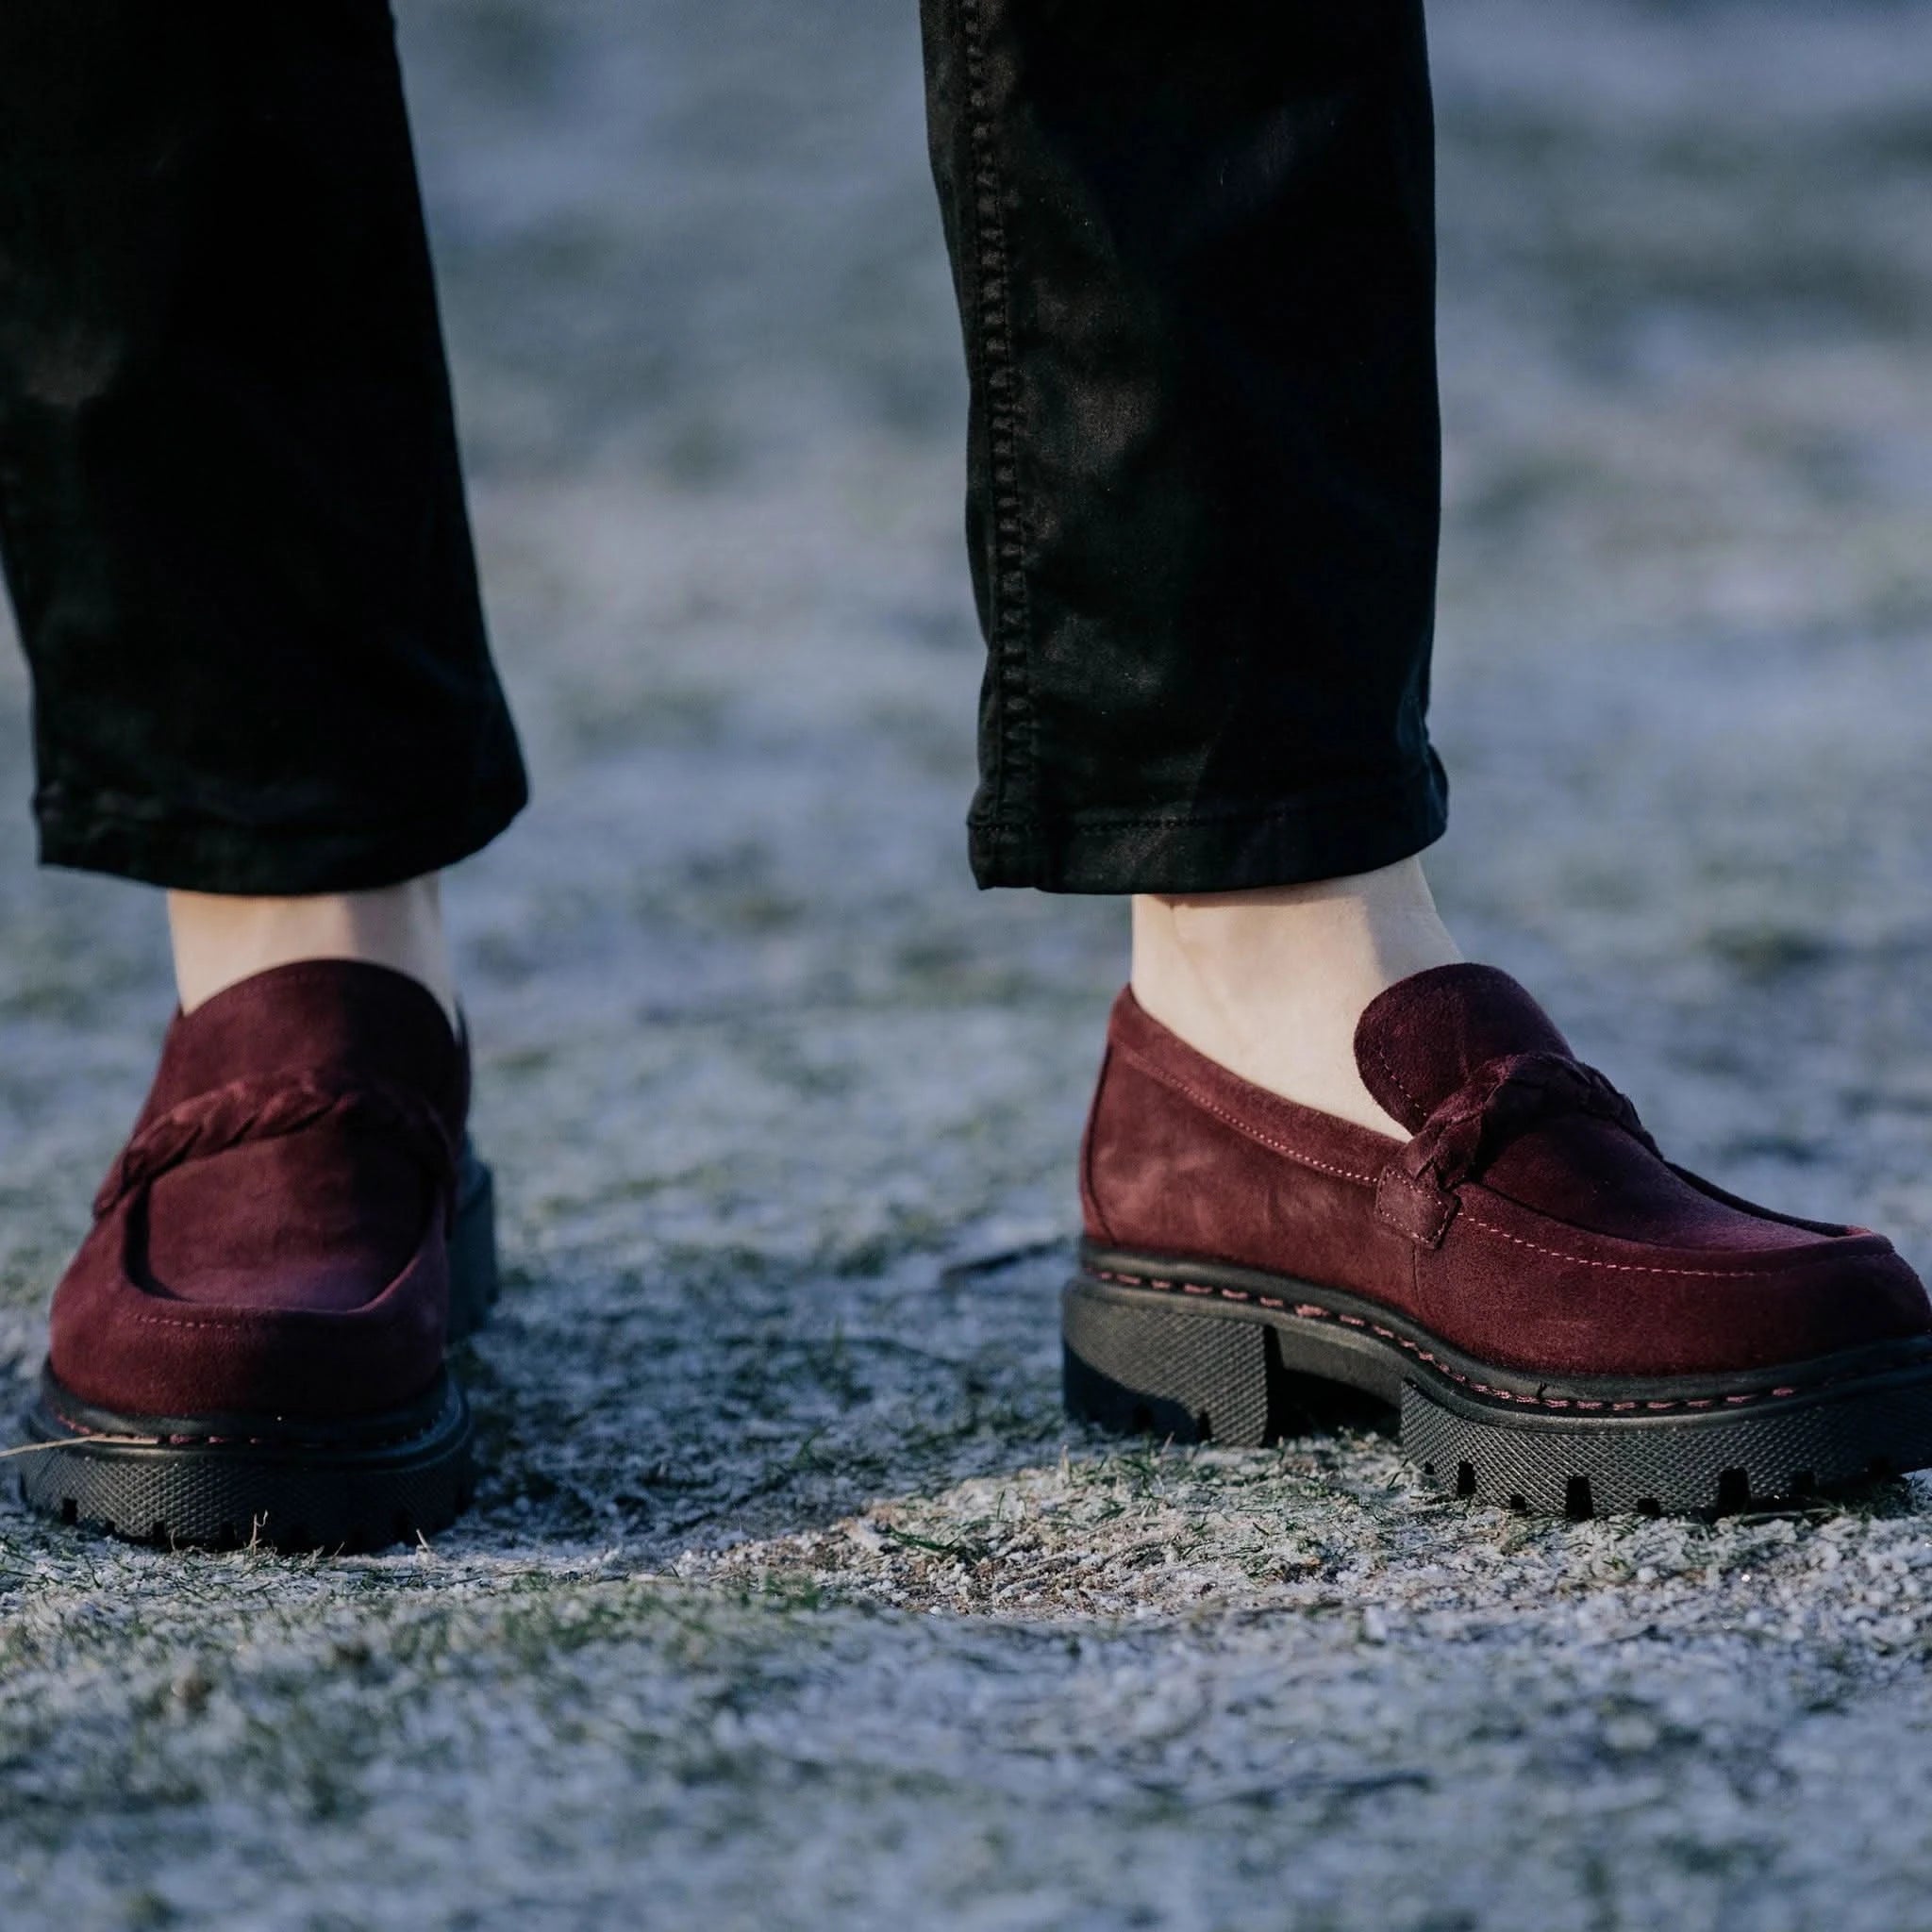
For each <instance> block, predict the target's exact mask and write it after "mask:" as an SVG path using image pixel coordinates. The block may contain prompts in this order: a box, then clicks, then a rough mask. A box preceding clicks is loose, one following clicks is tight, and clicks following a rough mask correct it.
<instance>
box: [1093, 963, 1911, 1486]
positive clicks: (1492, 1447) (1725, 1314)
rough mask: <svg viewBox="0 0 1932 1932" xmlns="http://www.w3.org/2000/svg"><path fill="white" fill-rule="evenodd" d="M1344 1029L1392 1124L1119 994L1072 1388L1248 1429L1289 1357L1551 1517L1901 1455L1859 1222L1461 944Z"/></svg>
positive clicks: (1153, 1412) (1299, 1384)
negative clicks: (1288, 1087)
mask: <svg viewBox="0 0 1932 1932" xmlns="http://www.w3.org/2000/svg"><path fill="white" fill-rule="evenodd" d="M1356 1058H1357V1064H1358V1066H1359V1067H1360V1070H1361V1074H1362V1078H1363V1080H1364V1081H1365V1082H1366V1084H1367V1086H1368V1088H1369V1091H1370V1092H1371V1093H1373V1094H1374V1097H1375V1099H1376V1101H1377V1102H1378V1103H1379V1104H1380V1105H1381V1106H1382V1107H1383V1108H1386V1109H1387V1110H1388V1111H1389V1113H1390V1114H1391V1115H1392V1116H1393V1117H1394V1118H1395V1119H1396V1120H1398V1121H1400V1122H1401V1123H1402V1124H1403V1125H1404V1126H1406V1127H1407V1128H1408V1129H1409V1131H1410V1133H1411V1134H1412V1135H1413V1139H1411V1140H1410V1141H1407V1143H1404V1142H1402V1141H1394V1140H1391V1139H1390V1138H1389V1137H1388V1136H1386V1135H1382V1134H1377V1133H1374V1132H1372V1131H1371V1130H1369V1129H1368V1128H1365V1127H1359V1126H1357V1125H1355V1124H1352V1123H1350V1122H1347V1121H1342V1120H1338V1119H1336V1118H1334V1117H1333V1116H1332V1115H1328V1114H1324V1113H1318V1112H1316V1111H1315V1110H1314V1109H1312V1108H1306V1107H1298V1106H1296V1105H1294V1104H1293V1103H1292V1102H1290V1101H1287V1100H1283V1099H1279V1098H1277V1097H1276V1096H1275V1095H1274V1094H1272V1093H1268V1092H1266V1091H1263V1090H1261V1089H1260V1088H1257V1087H1255V1086H1252V1085H1250V1084H1249V1083H1248V1082H1247V1081H1245V1080H1242V1079H1241V1078H1239V1077H1238V1076H1237V1075H1235V1074H1231V1073H1229V1072H1228V1071H1227V1070H1226V1069H1225V1068H1223V1067H1221V1066H1218V1065H1216V1064H1215V1063H1214V1062H1212V1061H1210V1060H1208V1059H1206V1058H1203V1057H1202V1056H1201V1055H1200V1054H1198V1053H1196V1052H1194V1050H1193V1049H1192V1048H1191V1047H1190V1046H1188V1045H1186V1044H1185V1043H1184V1042H1183V1041H1180V1040H1179V1039H1177V1038H1176V1037H1175V1036H1174V1034H1173V1033H1171V1032H1169V1031H1168V1030H1167V1028H1166V1027H1164V1026H1162V1025H1160V1024H1158V1022H1156V1021H1155V1020H1153V1019H1152V1018H1150V1017H1149V1016H1148V1015H1147V1013H1145V1012H1144V1011H1143V1010H1142V1009H1141V1007H1140V1006H1139V1005H1138V1003H1137V1002H1136V1001H1135V999H1134V997H1133V995H1132V993H1131V992H1124V993H1123V994H1122V995H1121V997H1120V1000H1119V1002H1118V1003H1117V1005H1116V1006H1115V1008H1114V1013H1113V1020H1112V1024H1111V1026H1110V1028H1109V1032H1108V1048H1107V1057H1106V1060H1105V1062H1104V1064H1103V1066H1102V1069H1101V1075H1100V1086H1099V1091H1098V1092H1097V1094H1096V1095H1095V1097H1094V1102H1093V1110H1092V1115H1091V1121H1090V1123H1089V1126H1088V1130H1087V1138H1086V1143H1085V1146H1084V1149H1083V1152H1082V1159H1081V1191H1082V1197H1083V1200H1084V1204H1085V1209H1086V1228H1087V1234H1086V1240H1085V1241H1083V1243H1082V1246H1081V1262H1080V1270H1079V1273H1078V1274H1077V1275H1076V1276H1075V1277H1074V1280H1073V1281H1072V1282H1071V1283H1069V1285H1068V1288H1067V1291H1066V1298H1065V1305H1064V1316H1065V1338H1066V1390H1067V1403H1068V1407H1069V1408H1070V1409H1071V1410H1072V1411H1073V1412H1074V1414H1076V1415H1079V1416H1082V1417H1085V1418H1088V1419H1090V1420H1092V1421H1095V1422H1099V1423H1103V1424H1108V1425H1110V1426H1113V1427H1116V1428H1139V1429H1152V1430H1155V1431H1158V1432H1159V1433H1161V1434H1165V1435H1172V1436H1175V1437H1178V1438H1181V1439H1184V1440H1200V1439H1202V1438H1204V1437H1211V1438H1212V1439H1213V1440H1215V1441H1223V1442H1231V1443H1248V1444H1254V1443H1260V1442H1263V1441H1270V1440H1272V1439H1273V1438H1274V1437H1275V1436H1277V1435H1279V1434H1280V1433H1282V1432H1283V1429H1284V1425H1285V1424H1290V1423H1291V1419H1292V1418H1293V1416H1294V1415H1295V1414H1296V1412H1297V1409H1298V1407H1299V1405H1298V1402H1297V1393H1298V1391H1305V1390H1306V1389H1307V1383H1306V1382H1304V1381H1300V1380H1298V1378H1305V1377H1315V1378H1319V1379H1321V1380H1324V1381H1329V1382H1334V1383H1341V1384H1345V1385H1348V1386H1349V1387H1351V1388H1353V1389H1356V1390H1360V1391H1367V1392H1368V1393H1370V1394H1372V1395H1374V1396H1376V1397H1379V1398H1381V1399H1383V1400H1385V1401H1387V1402H1390V1403H1391V1404H1394V1405H1395V1406H1396V1407H1398V1408H1399V1410H1400V1416H1401V1430H1402V1442H1403V1446H1404V1448H1405V1449H1406V1450H1407V1452H1408V1453H1409V1454H1410V1455H1411V1456H1413V1457H1415V1459H1416V1460H1417V1461H1418V1462H1420V1463H1421V1465H1422V1468H1423V1472H1424V1475H1425V1476H1428V1477H1430V1478H1432V1479H1433V1480H1434V1481H1435V1482H1437V1483H1439V1484H1441V1485H1444V1486H1446V1487H1448V1488H1451V1489H1453V1490H1455V1491H1457V1493H1458V1494H1461V1495H1465V1496H1483V1497H1487V1498H1490V1499H1491V1500H1494V1501H1498V1502H1508V1503H1513V1504H1516V1505H1517V1506H1519V1507H1532V1508H1537V1509H1546V1510H1565V1511H1567V1512H1569V1513H1571V1514H1573V1515H1589V1514H1591V1513H1592V1512H1595V1513H1608V1512H1611V1511H1616V1510H1624V1509H1641V1510H1653V1511H1655V1510H1658V1509H1668V1510H1687V1511H1689V1510H1707V1509H1719V1508H1732V1507H1742V1506H1743V1505H1745V1504H1746V1503H1748V1502H1750V1501H1751V1500H1752V1499H1754V1498H1757V1499H1760V1500H1765V1499H1771V1498H1777V1497H1787V1496H1791V1495H1799V1494H1803V1493H1805V1492H1806V1491H1809V1490H1811V1489H1813V1488H1815V1487H1826V1486H1831V1485H1839V1484H1846V1483H1853V1482H1857V1481H1860V1480H1863V1479H1867V1478H1870V1477H1872V1476H1874V1475H1879V1474H1889V1473H1896V1472H1899V1471H1903V1470H1907V1469H1918V1468H1924V1467H1925V1466H1927V1465H1932V1307H1928V1304H1927V1300H1926V1296H1925V1291H1924V1289H1923V1288H1922V1287H1921V1286H1920V1283H1919V1280H1918V1277H1917V1276H1916V1275H1915V1274H1913V1273H1912V1271H1911V1270H1910V1269H1909V1268H1908V1267H1907V1265H1906V1263H1905V1262H1904V1261H1903V1260H1902V1259H1901V1258H1900V1257H1898V1255H1896V1254H1895V1253H1894V1252H1893V1251H1892V1249H1891V1246H1890V1243H1889V1242H1887V1241H1884V1240H1883V1239H1882V1238H1881V1237H1879V1236H1878V1235H1875V1234H1871V1233H1868V1232H1866V1231H1865V1230H1863V1229H1860V1228H1851V1227H1839V1226H1834V1225H1831V1224H1825V1223H1820V1222H1809V1221H1799V1220H1796V1219H1794V1218H1793V1217H1791V1216H1789V1215H1783V1214H1774V1213H1772V1212H1771V1211H1769V1210H1768V1209H1766V1208H1757V1207H1753V1206H1752V1205H1751V1204H1750V1203H1749V1202H1745V1201H1740V1200H1739V1199H1737V1198H1736V1197H1735V1196H1733V1195H1730V1194H1727V1193H1725V1192H1724V1191H1723V1190H1722V1189H1720V1188H1715V1187H1713V1186H1711V1185H1710V1183H1709V1182H1707V1181H1703V1180H1699V1179H1698V1178H1697V1177H1696V1176H1695V1175H1693V1174H1687V1173H1685V1172H1684V1170H1683V1169H1681V1168H1678V1167H1674V1166H1672V1165H1671V1164H1670V1163H1669V1162H1667V1161H1666V1160H1664V1159H1663V1158H1662V1157H1661V1156H1660V1155H1659V1154H1658V1153H1657V1147H1656V1144H1655V1143H1654V1142H1653V1141H1652V1140H1651V1139H1650V1136H1649V1135H1648V1134H1646V1133H1645V1132H1644V1130H1643V1128H1642V1126H1641V1124H1640V1123H1639V1121H1638V1118H1637V1115H1636V1113H1635V1112H1634V1111H1633V1109H1632V1108H1631V1106H1630V1103H1629V1102H1628V1101H1627V1100H1625V1099H1624V1096H1623V1095H1622V1094H1621V1093H1619V1092H1618V1091H1616V1089H1615V1088H1613V1087H1612V1086H1611V1085H1610V1083H1609V1082H1608V1081H1607V1080H1606V1079H1605V1078H1604V1077H1603V1075H1602V1074H1598V1073H1596V1072H1595V1071H1594V1070H1593V1069H1591V1068H1590V1067H1586V1066H1583V1065H1581V1064H1580V1063H1579V1062H1578V1061H1577V1060H1576V1059H1575V1058H1574V1057H1573V1056H1572V1054H1571V1052H1570V1049H1569V1047H1568V1045H1567V1044H1566V1043H1565V1041H1564V1040H1563V1037H1562V1035H1561V1034H1560V1033H1558V1032H1557V1029H1556V1027H1555V1026H1554V1025H1552V1024H1551V1023H1550V1021H1549V1020H1548V1019H1547V1018H1546V1017H1545V1015H1544V1014H1543V1012H1542V1010H1541V1008H1539V1007H1538V1006H1537V1005H1536V1003H1535V1002H1534V1001H1533V1000H1532V999H1531V998H1530V997H1529V995H1528V994H1527V993H1525V992H1524V991H1523V989H1522V988H1521V987H1519V986H1518V985H1517V984H1516V983H1515V982H1514V981H1513V980H1511V979H1510V978H1508V977H1507V975H1506V974H1502V973H1498V972H1496V971H1495V970H1494V969H1493V968H1491V967H1485V966H1467V965H1463V966H1444V967H1440V968H1437V969H1436V970H1434V971H1432V972H1428V973H1422V974H1416V975H1415V977H1413V978H1411V979H1406V980H1404V981H1402V982H1401V984H1399V985H1397V986H1394V987H1391V989H1390V990H1389V991H1387V992H1385V993H1383V994H1382V995H1381V996H1380V997H1379V998H1378V999H1377V1000H1375V1001H1374V1004H1373V1005H1372V1006H1371V1007H1370V1008H1369V1009H1368V1010H1367V1012H1365V1013H1364V1014H1363V1015H1362V1018H1361V1023H1360V1024H1359V1026H1358V1028H1357V1035H1356Z"/></svg>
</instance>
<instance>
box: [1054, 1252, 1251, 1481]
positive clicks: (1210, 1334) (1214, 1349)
mask: <svg viewBox="0 0 1932 1932" xmlns="http://www.w3.org/2000/svg"><path fill="white" fill-rule="evenodd" d="M1060 1334H1061V1339H1062V1341H1063V1343H1064V1348H1065V1354H1064V1370H1063V1375H1064V1380H1063V1384H1062V1387H1063V1391H1064V1395H1065V1401H1066V1407H1067V1413H1068V1414H1069V1415H1071V1416H1074V1418H1076V1419H1077V1420H1079V1421H1081V1422H1089V1423H1094V1424H1098V1425H1099V1426H1100V1427H1102V1428H1104V1429H1111V1430H1113V1431H1114V1432H1115V1433H1116V1434H1120V1435H1156V1436H1163V1437H1167V1438H1169V1439H1170V1440H1172V1441H1176V1442H1205V1441H1215V1442H1223V1443H1226V1444H1228V1445H1229V1446H1231V1447H1235V1448H1242V1449H1257V1448H1259V1447H1260V1446H1261V1445H1262V1444H1263V1443H1265V1442H1270V1441H1274V1439H1275V1437H1276V1436H1277V1435H1278V1434H1279V1433H1280V1431H1279V1430H1278V1429H1276V1428H1274V1427H1273V1426H1271V1424H1272V1416H1271V1405H1270V1402H1269V1391H1270V1386H1271V1380H1272V1374H1271V1369H1272V1364H1271V1360H1270V1346H1271V1335H1270V1331H1269V1330H1268V1329H1267V1328H1266V1327H1265V1326H1263V1325H1262V1324H1259V1323H1256V1322H1244V1321H1241V1320H1237V1319H1230V1318H1228V1317H1224V1316H1219V1315H1216V1314H1215V1313H1214V1312H1213V1311H1212V1310H1211V1309H1209V1308H1205V1307H1199V1308H1197V1307H1178V1308H1161V1307H1147V1306H1145V1305H1144V1303H1143V1302H1141V1301H1137V1300H1135V1299H1133V1298H1131V1297H1129V1296H1126V1295H1123V1294H1121V1293H1119V1292H1118V1291H1114V1290H1110V1289H1109V1288H1108V1285H1107V1284H1106V1283H1104V1282H1097V1281H1092V1280H1090V1279H1088V1278H1087V1277H1086V1276H1085V1275H1077V1274H1076V1275H1075V1276H1074V1279H1073V1280H1072V1281H1070V1282H1069V1283H1068V1284H1067V1286H1066V1290H1065V1292H1064V1293H1063V1295H1062V1296H1061V1300H1060Z"/></svg>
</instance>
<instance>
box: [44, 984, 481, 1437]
mask: <svg viewBox="0 0 1932 1932" xmlns="http://www.w3.org/2000/svg"><path fill="white" fill-rule="evenodd" d="M468 1105H469V1072H468V1057H467V1053H466V1051H465V1049H464V1046H463V1043H462V1042H461V1041H459V1040H458V1038H457V1036H456V1035H455V1033H454V1032H453V1031H452V1029H451V1027H450V1025H449V1023H448V1021H447V1020H446V1018H445V1017H444V1014H443V1011H442V1008H441V1006H440V1005H439V1004H438V1003H437V1001H436V999H435V998H434V997H433V996H432V995H431V994H430V993H429V992H428V991H426V990H425V988H423V987H422V986H420V985H419V984H418V983H417V982H416V981H414V980H412V979H409V978H408V977H406V976H405V975H404V974H398V973H392V972H391V971H389V970H388V969H387V968H384V967H380V966H374V965H368V964H364V963H360V962H357V961H350V960H308V961H304V962H302V963H300V964H297V965H291V966H284V967H279V968H276V969H275V970H273V971H271V972H267V973H262V974H256V975H255V976H254V977H252V978H249V979H245V980H242V981H241V982H239V983H238V984H237V985H235V986H232V987H230V988H228V989H227V990H226V991H223V992H221V993H219V994H217V995H216V996H215V997H214V998H213V999H210V1000H208V1001H207V1002H206V1003H205V1004H204V1005H202V1006H200V1007H198V1008H196V1009H195V1010H194V1012H193V1013H192V1014H189V1015H185V1016H183V1015H179V1014H177V1015H176V1017H175V1021H174V1023H173V1024H172V1025H171V1026H170V1027H169V1029H168V1035H167V1039H166V1041H165V1042H164V1044H163V1047H162V1051H161V1059H160V1065H159V1068H158V1071H157V1072H156V1074H155V1079H154V1084H153V1087H152V1089H151V1090H150V1091H149V1094H148V1097H147V1100H146V1103H145V1104H144V1106H143V1107H142V1111H141V1116H140V1118H139V1120H138V1121H137V1122H136V1124H135V1130H134V1133H133V1136H132V1137H131V1138H130V1140H129V1142H128V1144H127V1147H126V1148H125V1150H124V1151H123V1153H122V1155H121V1156H120V1158H118V1159H117V1160H116V1162H115V1164H114V1166H113V1167H112V1169H110V1170H109V1173H108V1177H107V1179H106V1181H105V1182H104V1183H103V1185H102V1188H101V1191H100V1194H99V1196H98V1198H97V1201H96V1204H95V1220H94V1224H93V1226H92V1230H91V1231H90V1233H89V1234H88V1236H87V1238H86V1240H85V1241H83V1242H82V1244H81V1247H80V1250H79V1252H78V1254H77V1255H76V1256H75V1259H74V1261H73V1263H72V1264H71V1266H70V1267H69V1269H68V1271H67V1274H66V1275H65V1276H64V1277H63V1279H62V1280H61V1282H60V1285H59V1287H58V1289H57V1290H56V1291H55V1296H54V1307H53V1319H52V1340H51V1345H50V1351H49V1361H50V1365H51V1367H52V1369H53V1372H54V1374H55V1376H56V1378H57V1379H58V1382H59V1383H60V1384H61V1385H62V1386H63V1387H64V1388H66V1389H68V1390H70V1391H73V1392H74V1393H75V1394H76V1395H78V1396H80V1397H81V1398H82V1399H83V1400H84V1401H87V1402H90V1403H92V1404H96V1405H98V1406H99V1407H105V1408H109V1409H115V1410H119V1411H122V1412H124V1413H131V1414H137V1415H153V1416H164V1417H194V1416H201V1415H224V1414H278V1415H298V1416H316V1417H348V1416H354V1415H362V1414H370V1413H375V1412H379V1411H381V1410H383V1409H386V1408H391V1407H396V1406H398V1405H399V1404H402V1403H405V1402H407V1401H408V1400H409V1399H410V1398H411V1397H413V1396H415V1395H417V1394H419V1393H421V1392H422V1391H424V1390H425V1389H426V1388H427V1387H428V1385H429V1384H430V1383H431V1382H432V1381H433V1380H434V1378H435V1376H436V1374H437V1372H438V1370H439V1368H440V1366H441V1360H442V1353H443V1343H444V1336H445V1331H446V1325H447V1319H448V1304H449V1274H448V1258H447V1250H446V1235H447V1228H448V1220H449V1216H450V1214H451V1212H452V1208H453V1192H454V1187H455V1166H456V1158H457V1150H458V1147H459V1146H460V1144H461V1140H462V1134H463V1124H464V1118H465V1115H466V1113H467V1110H468Z"/></svg>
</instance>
